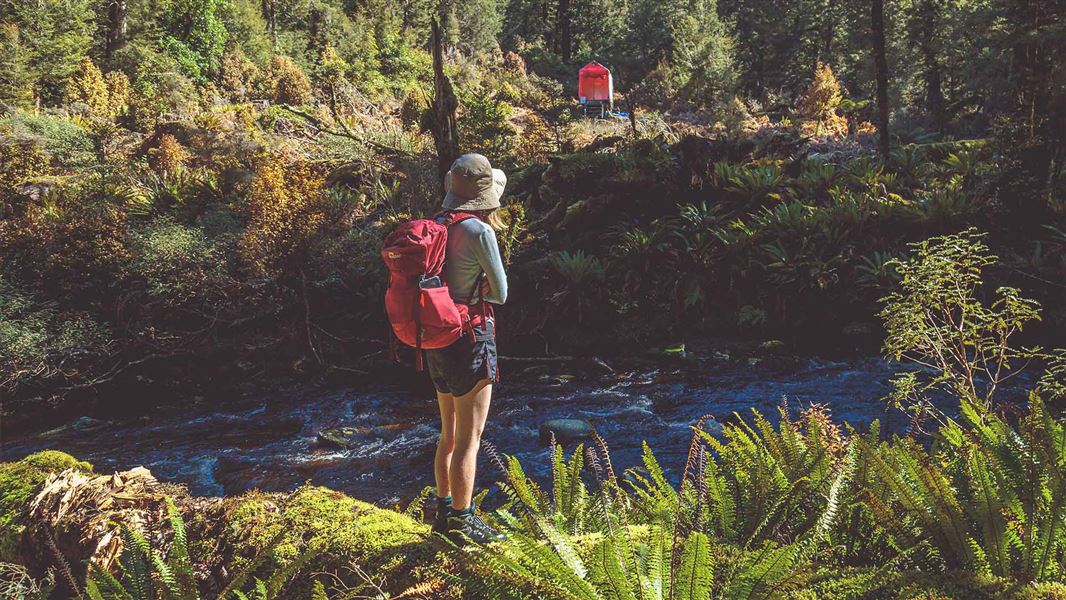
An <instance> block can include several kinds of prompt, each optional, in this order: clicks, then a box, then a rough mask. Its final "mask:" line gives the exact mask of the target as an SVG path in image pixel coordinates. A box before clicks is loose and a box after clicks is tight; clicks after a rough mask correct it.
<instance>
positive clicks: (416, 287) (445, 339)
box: [381, 212, 477, 367]
mask: <svg viewBox="0 0 1066 600" xmlns="http://www.w3.org/2000/svg"><path fill="white" fill-rule="evenodd" d="M473 218H476V217H475V216H474V215H471V214H468V213H457V212H449V213H442V214H440V215H437V216H435V217H433V218H432V219H415V220H413V221H409V222H407V223H405V224H403V225H401V226H400V227H398V228H397V229H396V230H395V231H393V232H392V233H390V234H389V236H388V237H386V238H385V244H384V246H383V247H382V249H381V257H382V258H384V259H385V266H386V267H388V269H389V288H388V290H387V291H386V292H385V311H386V312H387V313H388V317H389V323H390V324H391V325H392V331H393V332H394V333H395V334H396V338H397V339H399V340H400V341H401V342H403V343H404V344H407V345H408V346H411V347H413V348H415V349H417V350H418V351H419V352H418V353H417V359H416V360H417V362H418V364H419V367H421V363H422V352H421V350H424V349H425V350H433V349H438V348H447V347H448V346H450V345H452V344H453V343H454V342H455V341H457V340H458V339H459V338H460V337H462V336H463V330H464V329H465V328H468V323H469V321H470V318H469V317H470V315H469V312H470V307H469V306H467V305H463V304H457V303H456V302H455V301H454V300H452V297H451V294H450V293H449V291H448V285H447V282H445V281H444V278H443V274H442V271H443V268H444V254H445V251H446V249H447V246H448V228H450V227H451V226H452V225H455V224H456V223H460V222H462V221H465V220H467V219H473ZM476 290H477V288H476V287H475V292H476ZM472 297H473V294H471V298H472ZM467 304H469V303H467Z"/></svg>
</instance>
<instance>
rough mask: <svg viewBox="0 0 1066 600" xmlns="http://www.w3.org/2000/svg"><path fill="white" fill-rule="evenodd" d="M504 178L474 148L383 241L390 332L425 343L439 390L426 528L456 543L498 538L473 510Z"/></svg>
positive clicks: (490, 368) (421, 347)
mask: <svg viewBox="0 0 1066 600" xmlns="http://www.w3.org/2000/svg"><path fill="white" fill-rule="evenodd" d="M506 184H507V177H506V176H505V175H504V173H503V171H501V170H499V169H493V168H492V165H491V164H489V160H488V159H487V158H485V157H484V156H482V155H480V154H464V155H462V156H460V157H459V158H457V159H456V160H455V162H454V163H452V166H451V169H450V170H449V171H448V173H447V176H446V177H445V179H444V187H445V190H446V194H445V196H444V204H443V205H444V211H443V212H441V213H439V214H438V215H436V216H434V217H432V218H430V219H417V220H414V221H411V222H409V223H407V224H405V225H403V226H401V227H399V228H397V230H396V231H394V232H393V233H392V234H390V235H389V237H388V238H386V240H385V246H384V248H383V249H382V257H383V258H384V260H385V263H386V265H387V266H388V268H389V271H390V273H391V275H390V280H389V290H388V291H387V292H386V296H385V305H386V309H387V310H388V313H389V321H390V323H391V325H392V328H393V331H394V332H395V333H396V337H397V339H399V340H400V341H402V342H404V343H405V344H407V345H409V346H412V347H414V348H415V353H416V363H417V364H418V365H419V367H421V365H422V356H423V352H424V356H425V365H426V366H427V367H428V370H429V375H430V378H431V379H432V381H433V386H434V387H435V388H436V390H437V404H438V406H439V408H440V419H441V433H440V440H439V441H438V443H437V453H436V457H435V459H434V465H433V467H434V468H433V472H434V476H435V478H436V485H437V489H436V497H437V511H436V517H435V518H434V521H433V531H434V532H438V533H442V534H446V535H448V537H449V539H452V540H453V541H454V542H456V543H463V542H465V540H466V538H468V539H470V540H472V541H474V542H477V543H487V542H492V541H496V540H500V539H503V537H504V536H503V535H501V534H500V533H498V532H497V531H495V530H494V529H492V528H491V527H489V526H488V525H487V524H486V523H485V522H484V521H482V520H481V517H479V516H478V515H477V514H475V511H474V508H475V507H474V505H473V493H474V479H475V471H476V468H477V453H478V449H479V448H480V447H481V433H482V431H483V430H484V428H485V419H486V417H487V416H488V412H489V403H490V401H491V399H492V384H493V383H495V382H496V381H497V378H498V372H497V368H496V359H497V357H496V322H495V318H494V317H493V310H492V304H503V303H504V302H505V301H506V300H507V277H506V275H505V274H504V270H503V260H502V259H501V257H500V248H499V246H498V244H497V243H496V233H495V231H496V230H497V229H500V227H501V225H502V221H501V218H500V197H501V196H502V195H503V189H504V187H505V186H506Z"/></svg>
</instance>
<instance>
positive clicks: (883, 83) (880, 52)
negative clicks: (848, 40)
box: [870, 0, 889, 157]
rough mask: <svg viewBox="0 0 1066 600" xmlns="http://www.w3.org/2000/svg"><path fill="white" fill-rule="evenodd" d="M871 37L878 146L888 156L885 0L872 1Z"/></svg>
mask: <svg viewBox="0 0 1066 600" xmlns="http://www.w3.org/2000/svg"><path fill="white" fill-rule="evenodd" d="M870 38H871V40H870V41H871V46H872V48H873V53H874V75H875V78H876V80H877V133H878V137H877V148H878V150H879V151H880V152H881V156H884V157H887V156H888V147H889V133H888V58H887V56H886V53H885V0H871V1H870Z"/></svg>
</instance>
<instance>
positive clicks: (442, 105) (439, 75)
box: [431, 21, 459, 187]
mask: <svg viewBox="0 0 1066 600" xmlns="http://www.w3.org/2000/svg"><path fill="white" fill-rule="evenodd" d="M431 35H432V39H431V45H432V48H433V107H432V125H433V127H432V133H433V144H434V145H435V146H436V148H437V175H439V177H438V179H437V181H439V182H440V184H441V186H442V187H443V185H444V175H445V174H446V173H447V172H448V169H450V168H451V166H452V162H453V161H454V160H455V159H456V158H458V157H459V125H458V123H457V122H456V119H455V111H456V109H458V108H459V100H458V99H457V98H456V97H455V90H454V89H453V88H452V82H451V80H450V79H448V76H447V75H446V74H445V73H444V49H443V43H442V41H441V36H440V24H438V23H437V21H433V28H432V33H431Z"/></svg>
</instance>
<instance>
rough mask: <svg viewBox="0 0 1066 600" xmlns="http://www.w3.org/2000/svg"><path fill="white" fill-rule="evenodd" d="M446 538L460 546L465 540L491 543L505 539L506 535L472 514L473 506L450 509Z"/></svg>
mask: <svg viewBox="0 0 1066 600" xmlns="http://www.w3.org/2000/svg"><path fill="white" fill-rule="evenodd" d="M448 539H449V540H451V541H452V543H454V544H456V545H458V546H462V545H465V544H466V543H467V542H473V543H475V544H491V543H492V542H501V541H503V540H505V539H507V536H505V535H504V534H502V533H500V532H499V531H496V530H495V529H493V528H492V527H489V525H488V523H486V522H485V521H483V520H481V517H479V516H477V515H476V514H474V507H472V506H471V507H470V508H467V509H464V510H459V511H457V510H455V509H452V510H451V511H450V512H449V513H448Z"/></svg>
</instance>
